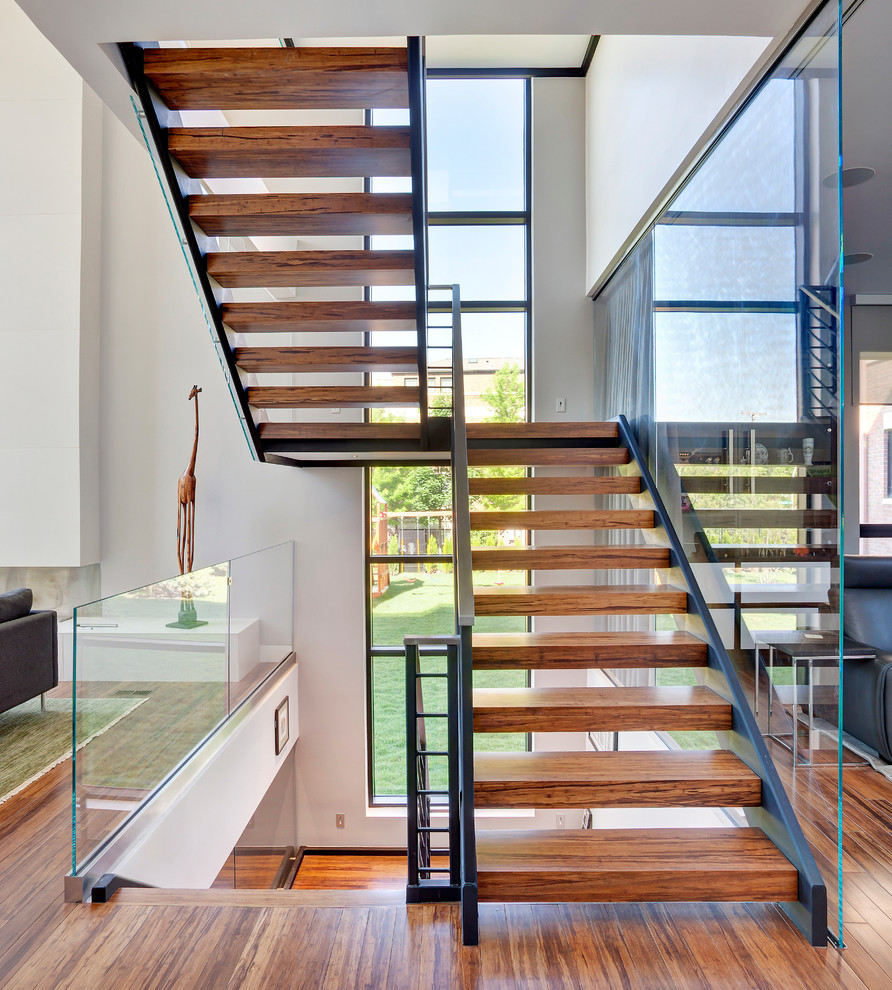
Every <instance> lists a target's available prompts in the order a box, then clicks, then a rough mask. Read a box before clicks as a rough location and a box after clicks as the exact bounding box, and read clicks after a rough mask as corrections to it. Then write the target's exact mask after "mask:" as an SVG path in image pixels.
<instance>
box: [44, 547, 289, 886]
mask: <svg viewBox="0 0 892 990" xmlns="http://www.w3.org/2000/svg"><path fill="white" fill-rule="evenodd" d="M293 558H294V546H293V544H292V543H290V542H289V543H282V544H280V545H278V546H274V547H269V548H267V549H265V550H261V551H259V552H257V553H252V554H248V555H246V556H243V557H236V558H233V559H232V560H227V561H224V562H222V563H219V564H213V565H211V566H209V567H202V568H199V569H198V570H194V571H192V572H191V573H190V574H186V575H183V576H180V577H175V578H171V579H169V580H166V581H159V582H156V583H154V584H149V585H146V586H144V587H142V588H136V589H134V590H132V591H128V592H125V593H123V594H119V595H112V596H110V597H107V598H103V599H100V600H99V601H95V602H90V603H88V604H85V605H80V606H78V607H77V608H75V609H74V615H73V617H72V619H71V620H69V621H67V622H63V623H61V624H60V644H61V655H60V681H70V682H71V685H72V696H73V707H74V722H73V724H74V729H73V734H74V758H73V763H74V772H73V790H74V794H73V803H72V809H73V811H72V813H73V821H72V870H73V872H74V873H75V874H77V873H78V872H79V870H80V868H81V866H82V865H83V864H84V863H85V862H87V861H88V860H89V859H90V857H91V856H92V855H93V854H94V853H95V852H96V851H97V850H98V849H99V848H100V847H101V846H102V845H103V844H104V843H105V842H106V841H107V840H108V839H110V838H111V837H112V836H113V835H115V834H116V832H117V831H118V830H119V829H120V828H121V826H122V825H123V824H124V823H125V822H126V821H128V820H129V819H130V818H131V817H132V816H133V815H135V814H136V813H137V812H138V811H139V810H140V809H141V808H142V807H143V806H144V805H145V803H146V802H147V801H148V800H149V799H150V798H151V797H152V795H153V794H154V793H155V792H156V791H157V790H158V788H159V787H161V786H162V785H163V784H164V783H165V782H166V781H168V780H169V779H170V778H171V777H172V776H173V775H174V774H175V773H176V772H177V770H178V769H179V768H180V767H181V766H182V765H183V764H184V763H185V762H186V761H187V760H188V759H189V757H190V756H191V755H192V754H193V753H195V751H196V750H197V749H198V748H199V747H201V745H202V743H203V742H204V741H205V740H206V739H207V738H208V737H209V736H210V735H211V734H212V733H214V732H215V730H217V729H218V728H219V727H220V726H221V724H223V723H224V722H225V721H226V719H227V718H228V717H229V716H230V715H231V714H232V713H233V711H234V710H235V709H236V708H237V707H238V706H239V704H240V703H241V702H243V701H244V700H245V699H246V698H247V697H248V696H249V695H250V694H251V693H252V692H253V691H254V690H255V688H257V687H258V686H259V685H260V684H261V683H263V681H264V680H265V679H266V678H267V677H268V676H269V675H270V674H271V673H272V672H273V671H274V670H276V668H277V667H278V666H279V665H280V664H281V663H282V662H283V661H284V660H286V659H287V658H288V657H289V656H290V655H291V653H292V649H293V647H292V639H293V631H292V630H293V602H294V582H293ZM97 708H99V709H110V710H112V715H113V717H112V718H110V719H105V720H104V722H103V727H102V728H101V729H100V730H99V731H97V730H96V728H95V724H96V720H95V719H85V718H84V717H83V714H84V713H86V712H91V711H93V710H94V709H97Z"/></svg>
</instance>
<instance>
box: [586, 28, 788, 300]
mask: <svg viewBox="0 0 892 990" xmlns="http://www.w3.org/2000/svg"><path fill="white" fill-rule="evenodd" d="M769 42H770V39H769V38H716V37H674V38H667V37H656V36H634V37H633V36H630V35H629V36H611V37H603V38H601V41H600V42H599V44H598V48H597V50H596V52H595V57H594V59H593V61H592V65H591V68H590V69H589V72H588V76H587V77H586V128H585V130H586V175H587V187H586V214H587V217H588V233H587V249H586V254H587V263H586V288H587V289H591V288H592V287H593V286H594V285H595V284H596V283H597V282H598V280H599V279H600V278H601V276H602V275H603V274H604V272H605V269H606V268H607V267H608V266H609V265H610V262H611V260H612V259H613V257H614V255H615V254H616V253H617V252H618V251H619V250H620V248H621V247H622V246H623V243H624V242H625V240H626V238H627V237H628V236H629V235H630V233H631V232H632V231H633V230H635V228H636V227H637V226H638V225H639V223H640V222H641V221H642V219H644V218H645V217H647V216H648V215H649V214H650V211H651V207H652V205H653V204H654V202H655V201H656V200H658V199H659V198H660V196H661V193H662V192H663V190H664V187H665V186H666V184H667V183H668V182H669V180H670V179H671V178H672V176H673V174H674V173H675V171H676V169H678V167H679V166H680V165H681V164H682V162H683V161H684V160H685V158H686V157H687V155H688V153H689V152H690V151H691V149H692V148H694V147H696V146H697V145H698V144H700V143H701V139H702V137H703V136H704V134H705V133H706V132H707V131H708V129H709V126H710V124H711V122H712V121H713V119H714V118H715V117H716V115H717V114H719V112H720V111H721V110H722V107H723V106H724V105H725V103H726V102H727V101H728V100H729V99H730V97H731V96H732V94H733V93H734V91H735V90H736V88H737V87H738V86H739V84H740V83H741V81H742V80H743V79H744V77H745V76H746V75H747V73H748V72H749V71H750V69H751V68H752V67H753V65H754V64H755V62H756V61H757V59H758V58H759V56H760V55H761V54H762V52H763V51H764V50H765V49H766V48H767V46H768V44H769Z"/></svg>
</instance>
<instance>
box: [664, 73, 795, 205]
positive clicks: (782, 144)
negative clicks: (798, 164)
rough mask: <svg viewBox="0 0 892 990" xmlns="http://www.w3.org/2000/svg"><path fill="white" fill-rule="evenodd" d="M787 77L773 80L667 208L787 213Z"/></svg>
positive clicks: (790, 108)
mask: <svg viewBox="0 0 892 990" xmlns="http://www.w3.org/2000/svg"><path fill="white" fill-rule="evenodd" d="M795 86H796V82H795V80H792V79H773V80H771V81H770V82H769V83H768V84H767V85H766V86H764V87H763V89H762V91H761V92H760V93H759V95H758V96H757V97H756V99H755V100H753V102H752V103H751V104H750V105H749V106H748V107H747V109H746V110H745V111H744V112H743V113H742V114H741V116H740V117H739V118H738V119H737V121H736V122H735V124H734V126H733V127H732V128H731V129H730V130H729V131H727V132H726V133H725V135H724V137H723V138H722V140H721V142H720V143H719V144H718V145H717V146H716V147H715V149H714V150H713V151H712V152H711V153H710V155H709V157H708V158H707V159H706V161H705V162H704V164H703V165H702V166H701V168H700V169H699V170H698V171H697V173H696V174H695V175H694V177H693V179H691V181H690V182H689V183H688V184H687V186H685V188H684V189H683V190H682V191H681V193H679V195H678V196H677V197H676V198H675V201H674V202H673V203H672V206H671V209H672V210H682V211H692V212H708V213H792V212H793V211H794V210H795V209H796V191H795V190H796V182H795V180H796V172H795V157H794V143H795V139H796V127H795V94H796V90H795Z"/></svg>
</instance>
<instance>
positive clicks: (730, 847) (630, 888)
mask: <svg viewBox="0 0 892 990" xmlns="http://www.w3.org/2000/svg"><path fill="white" fill-rule="evenodd" d="M477 868H478V878H479V897H480V900H481V901H617V902H634V901H736V900H741V901H795V900H796V899H797V898H798V874H797V872H796V869H795V867H794V866H793V865H792V864H791V863H790V862H789V860H787V858H786V857H785V856H784V855H783V854H782V853H781V852H780V850H779V849H778V848H777V847H776V846H775V845H774V844H773V843H772V842H771V840H770V839H769V838H768V837H767V836H766V835H765V834H764V832H762V830H761V829H758V828H690V829H579V830H566V829H561V830H554V831H545V830H541V831H540V830H536V831H520V830H512V831H502V830H493V831H490V830H485V831H483V830H481V831H479V832H478V833H477Z"/></svg>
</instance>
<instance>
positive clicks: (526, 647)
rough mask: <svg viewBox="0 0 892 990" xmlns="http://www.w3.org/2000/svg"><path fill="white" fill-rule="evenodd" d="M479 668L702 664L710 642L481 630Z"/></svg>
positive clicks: (476, 643)
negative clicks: (484, 631)
mask: <svg viewBox="0 0 892 990" xmlns="http://www.w3.org/2000/svg"><path fill="white" fill-rule="evenodd" d="M471 644H472V657H473V664H474V667H475V668H478V669H481V670H487V669H489V670H499V669H505V668H514V667H519V668H527V667H536V668H542V667H552V668H556V669H559V668H560V667H561V666H573V665H575V664H579V665H582V666H586V667H596V666H604V667H664V666H685V667H700V666H703V665H705V663H706V656H707V653H706V643H705V642H703V640H700V639H697V638H696V637H695V636H692V635H690V633H685V632H587V633H582V632H550V633H538V632H536V633H528V632H517V633H479V632H475V633H474V634H473V638H472V641H471Z"/></svg>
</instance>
